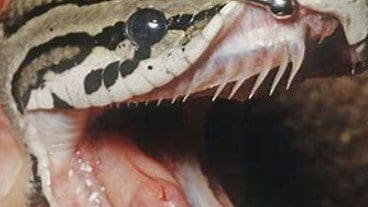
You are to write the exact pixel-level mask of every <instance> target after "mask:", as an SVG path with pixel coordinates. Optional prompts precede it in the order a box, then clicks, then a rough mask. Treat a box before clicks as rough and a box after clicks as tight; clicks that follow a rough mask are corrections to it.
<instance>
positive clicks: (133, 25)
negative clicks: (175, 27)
mask: <svg viewBox="0 0 368 207" xmlns="http://www.w3.org/2000/svg"><path fill="white" fill-rule="evenodd" d="M167 30H168V25H167V21H166V18H165V15H164V14H163V13H162V12H160V11H157V10H155V9H148V8H147V9H140V10H138V11H136V12H135V13H134V14H133V15H132V16H131V17H130V18H129V19H128V22H127V25H126V34H127V36H128V38H129V39H130V40H132V41H133V42H134V43H136V44H137V45H139V46H151V45H153V44H155V43H157V42H159V41H160V40H161V39H162V38H163V37H164V36H165V35H166V33H167Z"/></svg>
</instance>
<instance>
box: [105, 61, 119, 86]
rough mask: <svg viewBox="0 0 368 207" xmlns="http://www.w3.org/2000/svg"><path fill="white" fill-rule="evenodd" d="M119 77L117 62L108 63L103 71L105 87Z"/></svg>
mask: <svg viewBox="0 0 368 207" xmlns="http://www.w3.org/2000/svg"><path fill="white" fill-rule="evenodd" d="M118 78H119V62H113V63H110V64H109V65H108V66H107V67H106V69H105V71H104V73H103V80H104V84H105V87H106V88H110V87H111V86H112V85H114V84H115V82H116V80H117V79H118Z"/></svg>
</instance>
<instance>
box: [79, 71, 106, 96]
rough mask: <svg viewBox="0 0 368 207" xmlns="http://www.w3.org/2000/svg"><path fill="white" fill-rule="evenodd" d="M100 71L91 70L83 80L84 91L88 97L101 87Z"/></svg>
mask: <svg viewBox="0 0 368 207" xmlns="http://www.w3.org/2000/svg"><path fill="white" fill-rule="evenodd" d="M102 73H103V70H102V69H97V70H92V71H91V72H90V73H89V74H88V75H87V77H86V79H84V90H85V91H86V93H87V94H88V95H91V94H92V93H94V92H96V91H97V90H98V89H100V87H101V86H102V78H103V77H102Z"/></svg>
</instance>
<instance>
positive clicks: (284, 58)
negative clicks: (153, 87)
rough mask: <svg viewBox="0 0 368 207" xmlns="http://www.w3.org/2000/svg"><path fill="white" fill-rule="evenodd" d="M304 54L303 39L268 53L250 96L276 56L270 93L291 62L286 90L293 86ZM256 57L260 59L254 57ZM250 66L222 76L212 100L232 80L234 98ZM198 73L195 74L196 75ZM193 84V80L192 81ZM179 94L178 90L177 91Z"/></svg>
mask: <svg viewBox="0 0 368 207" xmlns="http://www.w3.org/2000/svg"><path fill="white" fill-rule="evenodd" d="M262 54H263V53H260V55H262ZM304 56H305V44H304V42H302V41H298V42H294V43H289V44H285V45H283V46H281V47H280V48H279V49H276V50H272V51H269V52H268V54H267V55H266V58H265V59H264V62H263V64H262V65H261V66H260V67H258V71H259V75H258V77H257V79H256V81H255V83H254V85H253V87H252V90H251V92H250V94H249V96H248V98H249V99H251V98H253V97H254V95H255V94H256V92H257V91H258V89H259V88H260V86H261V85H262V83H263V82H264V81H265V79H266V77H267V76H268V75H269V73H270V72H271V70H272V69H274V68H275V67H274V65H275V64H274V63H275V60H276V59H275V57H280V59H279V60H278V62H279V66H278V69H277V73H276V75H275V77H274V79H273V82H272V85H271V89H270V92H269V95H270V96H271V95H273V93H274V92H275V90H276V87H277V86H278V85H279V83H280V81H281V79H282V77H283V76H284V75H285V73H286V71H287V70H288V65H289V63H292V67H291V72H290V74H289V77H288V80H287V85H286V90H288V89H289V88H290V87H291V84H292V83H293V80H294V79H295V77H296V75H297V73H298V72H299V70H300V68H301V66H302V63H303V60H304ZM254 59H259V58H256V57H254V58H253V60H254ZM253 64H254V62H253V63H251V61H250V62H248V64H247V66H249V68H251V67H252V66H253V67H254V65H253ZM249 68H241V67H239V68H238V70H239V71H240V72H239V71H235V72H236V73H237V76H236V77H224V78H222V81H221V82H220V84H218V85H217V90H216V92H215V93H214V95H213V97H212V101H215V100H216V99H217V98H218V97H219V96H220V95H221V93H222V92H223V90H224V89H225V87H226V86H227V85H228V84H229V83H230V82H234V81H235V82H236V83H235V85H234V86H233V88H232V90H231V93H230V95H229V97H228V98H229V99H232V98H233V97H234V95H235V94H236V93H237V92H238V90H239V89H240V87H241V86H242V85H243V84H244V82H245V81H246V80H248V79H249V76H248V71H249ZM227 70H228V71H231V68H227ZM232 71H233V72H234V70H232ZM225 75H229V74H225ZM195 76H196V75H194V77H195ZM192 84H193V81H192ZM193 91H195V87H193V85H190V86H189V87H188V89H187V93H186V95H185V96H184V97H183V99H182V101H183V102H185V101H186V100H187V99H188V98H189V97H190V95H191V94H192V93H193ZM176 93H177V94H178V92H176ZM178 98H179V97H178V96H174V97H173V98H172V100H171V104H173V103H175V102H176V100H177V99H178ZM163 99H164V98H161V99H159V100H157V103H156V105H157V106H159V105H161V103H162V101H163ZM150 103H151V102H150V101H146V102H144V103H139V102H128V103H127V104H126V105H127V106H128V107H130V106H140V105H141V104H142V105H146V106H147V105H149V104H150ZM115 106H116V107H120V104H119V103H116V104H115Z"/></svg>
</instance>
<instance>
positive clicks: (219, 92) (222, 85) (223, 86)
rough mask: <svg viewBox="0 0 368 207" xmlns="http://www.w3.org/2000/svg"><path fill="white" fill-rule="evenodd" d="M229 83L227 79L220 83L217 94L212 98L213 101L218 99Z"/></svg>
mask: <svg viewBox="0 0 368 207" xmlns="http://www.w3.org/2000/svg"><path fill="white" fill-rule="evenodd" d="M226 85H227V81H224V82H223V83H221V84H220V85H218V87H217V90H216V93H215V95H214V96H213V98H212V101H216V99H217V98H218V97H219V95H220V94H221V92H222V91H223V90H224V88H225V86H226Z"/></svg>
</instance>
